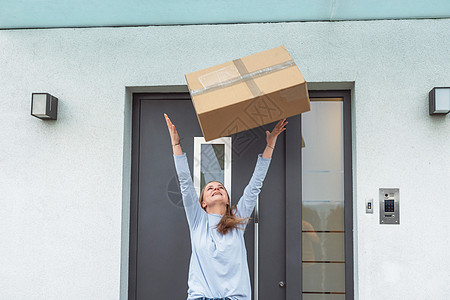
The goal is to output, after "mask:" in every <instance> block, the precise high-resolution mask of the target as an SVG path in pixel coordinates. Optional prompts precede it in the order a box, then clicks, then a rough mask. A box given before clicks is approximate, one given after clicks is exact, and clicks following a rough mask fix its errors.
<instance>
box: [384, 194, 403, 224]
mask: <svg viewBox="0 0 450 300" xmlns="http://www.w3.org/2000/svg"><path fill="white" fill-rule="evenodd" d="M399 196H400V191H399V189H385V188H382V189H380V224H400V198H399Z"/></svg>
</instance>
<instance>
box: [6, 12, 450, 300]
mask: <svg viewBox="0 0 450 300" xmlns="http://www.w3.org/2000/svg"><path fill="white" fill-rule="evenodd" d="M281 44H284V45H285V46H286V47H287V49H288V50H289V51H290V52H291V54H292V56H293V58H294V60H295V61H296V62H297V64H298V66H299V67H300V69H301V70H302V72H303V74H304V76H305V78H306V80H307V81H309V82H311V83H318V84H319V83H321V82H329V83H328V85H329V86H330V87H331V86H332V83H333V82H354V90H353V95H354V99H352V100H353V104H352V109H353V116H354V119H353V136H354V137H353V143H354V146H353V147H354V153H353V155H354V191H355V193H354V209H355V220H354V224H355V225H354V226H355V232H354V236H355V290H356V292H355V295H356V298H357V299H361V300H370V299H373V300H378V299H445V298H446V297H447V295H448V294H449V293H450V286H449V285H448V282H450V272H449V271H448V269H449V268H450V260H448V258H447V251H448V249H449V248H450V240H449V239H448V238H447V233H448V232H449V231H450V221H449V218H448V214H447V210H446V209H445V208H444V206H443V205H444V204H446V202H447V200H448V198H449V194H450V186H449V184H448V178H450V160H449V159H448V153H449V149H450V115H447V116H443V117H430V116H429V115H428V102H427V99H428V92H429V91H430V90H431V89H432V88H433V87H434V86H450V77H449V70H450V59H449V58H450V19H437V20H408V21H406V20H403V21H399V20H397V21H367V22H323V23H322V22H310V23H277V24H248V25H202V26H168V27H164V26H159V27H136V28H132V27H128V28H88V29H67V28H66V29H41V30H39V29H36V30H2V31H0V95H1V105H0V115H1V116H2V118H1V119H0V126H1V128H2V130H1V131H0V143H1V147H0V170H1V172H0V189H1V196H0V207H1V209H0V236H1V244H0V245H1V246H0V266H1V268H0V280H1V282H2V284H1V288H0V298H2V299H119V298H120V297H121V296H120V295H122V299H126V298H125V295H126V280H127V268H126V266H127V257H126V255H127V249H126V246H127V226H126V222H127V213H128V211H127V209H128V207H127V205H128V201H129V199H128V195H129V194H128V191H129V177H128V176H129V166H130V158H129V147H130V145H129V142H130V126H129V124H130V123H129V121H130V118H131V109H130V107H131V105H130V103H129V101H130V99H129V97H127V95H129V92H127V88H126V87H143V88H144V89H145V87H149V86H159V85H183V84H185V81H184V74H185V73H189V72H192V71H194V70H198V69H201V68H204V67H207V66H210V65H214V64H217V63H221V62H225V61H228V60H231V59H235V58H238V57H242V56H244V55H248V54H252V53H254V52H258V51H261V50H265V49H269V48H272V47H276V46H279V45H281ZM311 86H312V87H313V86H315V85H314V84H311ZM322 86H325V87H327V84H324V85H322ZM32 92H49V93H51V94H53V95H54V96H56V97H58V98H59V100H60V102H59V115H58V120H57V121H56V122H52V121H50V122H44V121H41V120H39V119H37V118H34V117H32V116H30V102H31V93H32ZM161 121H163V119H161ZM124 153H125V154H124ZM123 174H125V177H124V176H123ZM380 187H399V188H400V195H401V225H399V226H386V225H384V226H382V225H379V224H378V214H377V213H378V207H377V206H375V213H374V214H373V215H366V214H365V213H364V201H365V198H366V197H374V198H375V199H377V197H378V188H380ZM377 202H378V201H376V203H377ZM123 222H124V224H122V223H123ZM122 229H124V230H123V232H122ZM121 266H122V268H121ZM121 286H122V290H121Z"/></svg>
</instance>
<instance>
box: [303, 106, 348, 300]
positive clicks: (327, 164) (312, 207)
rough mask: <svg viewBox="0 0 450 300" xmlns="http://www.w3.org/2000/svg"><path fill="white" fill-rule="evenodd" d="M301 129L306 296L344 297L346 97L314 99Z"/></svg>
mask: <svg viewBox="0 0 450 300" xmlns="http://www.w3.org/2000/svg"><path fill="white" fill-rule="evenodd" d="M302 135H303V138H304V139H305V143H306V147H305V148H303V150H302V190H303V195H302V199H303V200H302V282H303V293H302V297H303V299H306V300H318V299H323V300H335V299H339V300H343V299H345V248H344V156H343V154H344V149H343V102H342V101H312V102H311V111H309V112H307V113H304V114H302Z"/></svg>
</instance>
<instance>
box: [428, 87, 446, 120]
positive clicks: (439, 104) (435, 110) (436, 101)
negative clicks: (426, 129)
mask: <svg viewBox="0 0 450 300" xmlns="http://www.w3.org/2000/svg"><path fill="white" fill-rule="evenodd" d="M429 98H430V115H437V114H448V113H449V112H450V87H435V88H433V89H432V90H431V91H430V94H429Z"/></svg>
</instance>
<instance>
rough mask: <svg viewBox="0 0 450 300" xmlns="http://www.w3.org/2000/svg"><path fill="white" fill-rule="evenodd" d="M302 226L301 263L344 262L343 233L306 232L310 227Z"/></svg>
mask: <svg viewBox="0 0 450 300" xmlns="http://www.w3.org/2000/svg"><path fill="white" fill-rule="evenodd" d="M302 224H303V226H302V227H303V235H302V243H303V251H302V256H303V262H308V261H309V262H310V261H333V262H336V261H339V262H344V261H345V252H344V233H330V232H327V233H323V232H311V231H308V230H309V229H310V226H309V225H308V224H307V223H306V224H305V221H302Z"/></svg>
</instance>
